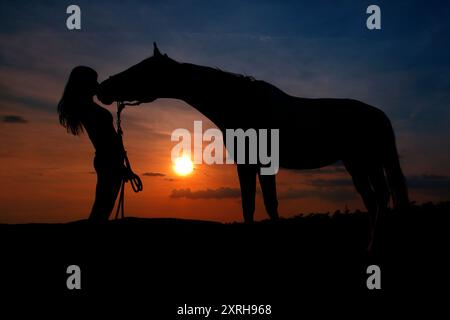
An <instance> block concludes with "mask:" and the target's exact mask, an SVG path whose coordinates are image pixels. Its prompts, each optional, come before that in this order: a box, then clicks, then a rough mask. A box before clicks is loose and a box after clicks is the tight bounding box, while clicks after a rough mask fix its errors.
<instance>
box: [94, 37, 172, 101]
mask: <svg viewBox="0 0 450 320" xmlns="http://www.w3.org/2000/svg"><path fill="white" fill-rule="evenodd" d="M177 65H179V63H178V62H176V61H175V60H172V59H171V58H169V57H168V56H167V55H166V54H162V53H161V52H160V51H159V49H158V47H157V46H156V43H153V56H151V57H150V58H147V59H145V60H144V61H141V62H139V63H138V64H136V65H134V66H132V67H131V68H128V69H127V70H125V71H123V72H120V73H118V74H116V75H114V76H111V77H109V78H108V79H107V80H105V81H103V82H102V83H101V84H100V86H99V88H98V91H97V97H98V99H99V100H100V101H101V102H102V103H104V104H111V103H113V102H114V101H139V102H151V101H153V100H155V99H157V98H160V97H164V96H166V95H167V92H166V91H167V88H168V86H169V85H170V84H173V70H174V67H175V66H177ZM171 80H172V81H171Z"/></svg>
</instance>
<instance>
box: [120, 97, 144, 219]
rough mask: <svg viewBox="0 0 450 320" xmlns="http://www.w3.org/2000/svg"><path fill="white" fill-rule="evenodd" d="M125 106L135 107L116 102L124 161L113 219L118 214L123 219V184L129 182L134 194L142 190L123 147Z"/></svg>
mask: <svg viewBox="0 0 450 320" xmlns="http://www.w3.org/2000/svg"><path fill="white" fill-rule="evenodd" d="M126 105H137V103H136V104H132V103H127V104H125V103H123V102H119V101H118V102H117V133H118V134H119V139H120V145H121V147H122V152H123V161H124V172H123V173H122V181H121V183H120V196H119V202H118V203H117V210H116V216H115V219H119V213H120V218H122V219H123V218H124V216H125V213H124V211H125V210H124V203H125V184H126V183H127V182H130V184H131V188H132V189H133V191H134V192H136V193H137V192H140V191H142V189H143V187H144V186H143V185H142V180H141V178H139V176H138V175H137V174H135V173H134V172H133V170H132V169H131V164H130V161H129V160H128V156H127V151H126V150H125V146H124V144H123V138H122V136H123V131H122V126H121V119H120V115H121V113H122V110H123V109H124V108H125V106H126Z"/></svg>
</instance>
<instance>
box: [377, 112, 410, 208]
mask: <svg viewBox="0 0 450 320" xmlns="http://www.w3.org/2000/svg"><path fill="white" fill-rule="evenodd" d="M386 120H387V124H388V126H387V132H386V133H387V134H386V140H385V141H384V143H385V145H384V148H385V152H384V160H383V166H384V171H385V172H386V177H387V182H388V185H389V189H390V192H391V196H392V202H393V206H394V208H395V209H400V210H401V209H405V208H407V207H408V205H409V197H408V187H407V186H406V180H405V176H404V175H403V172H402V168H401V167H400V161H399V157H398V152H397V146H396V143H395V134H394V129H393V128H392V124H391V122H390V121H389V119H386Z"/></svg>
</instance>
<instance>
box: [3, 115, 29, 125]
mask: <svg viewBox="0 0 450 320" xmlns="http://www.w3.org/2000/svg"><path fill="white" fill-rule="evenodd" d="M2 122H5V123H19V124H22V123H28V120H26V119H25V118H23V117H22V116H17V115H6V116H3V117H2Z"/></svg>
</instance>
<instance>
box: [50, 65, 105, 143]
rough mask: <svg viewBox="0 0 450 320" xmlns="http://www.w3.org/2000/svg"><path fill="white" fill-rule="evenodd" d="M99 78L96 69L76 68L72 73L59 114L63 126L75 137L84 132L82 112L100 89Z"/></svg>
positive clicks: (60, 103) (60, 102) (60, 104)
mask: <svg viewBox="0 0 450 320" xmlns="http://www.w3.org/2000/svg"><path fill="white" fill-rule="evenodd" d="M97 77H98V75H97V72H96V71H95V70H94V69H92V68H89V67H85V66H78V67H75V68H74V69H73V70H72V72H71V73H70V76H69V80H68V81H67V84H66V87H65V89H64V93H63V96H62V98H61V100H60V101H59V104H58V114H59V122H60V123H61V125H62V126H64V127H65V128H66V129H67V131H68V132H70V133H72V134H74V135H78V134H79V133H81V132H82V131H83V127H82V124H81V118H80V114H81V112H80V111H81V110H82V108H83V107H84V106H85V104H86V103H88V102H89V101H90V100H92V97H93V96H94V95H95V93H96V91H97V88H98V82H97Z"/></svg>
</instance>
